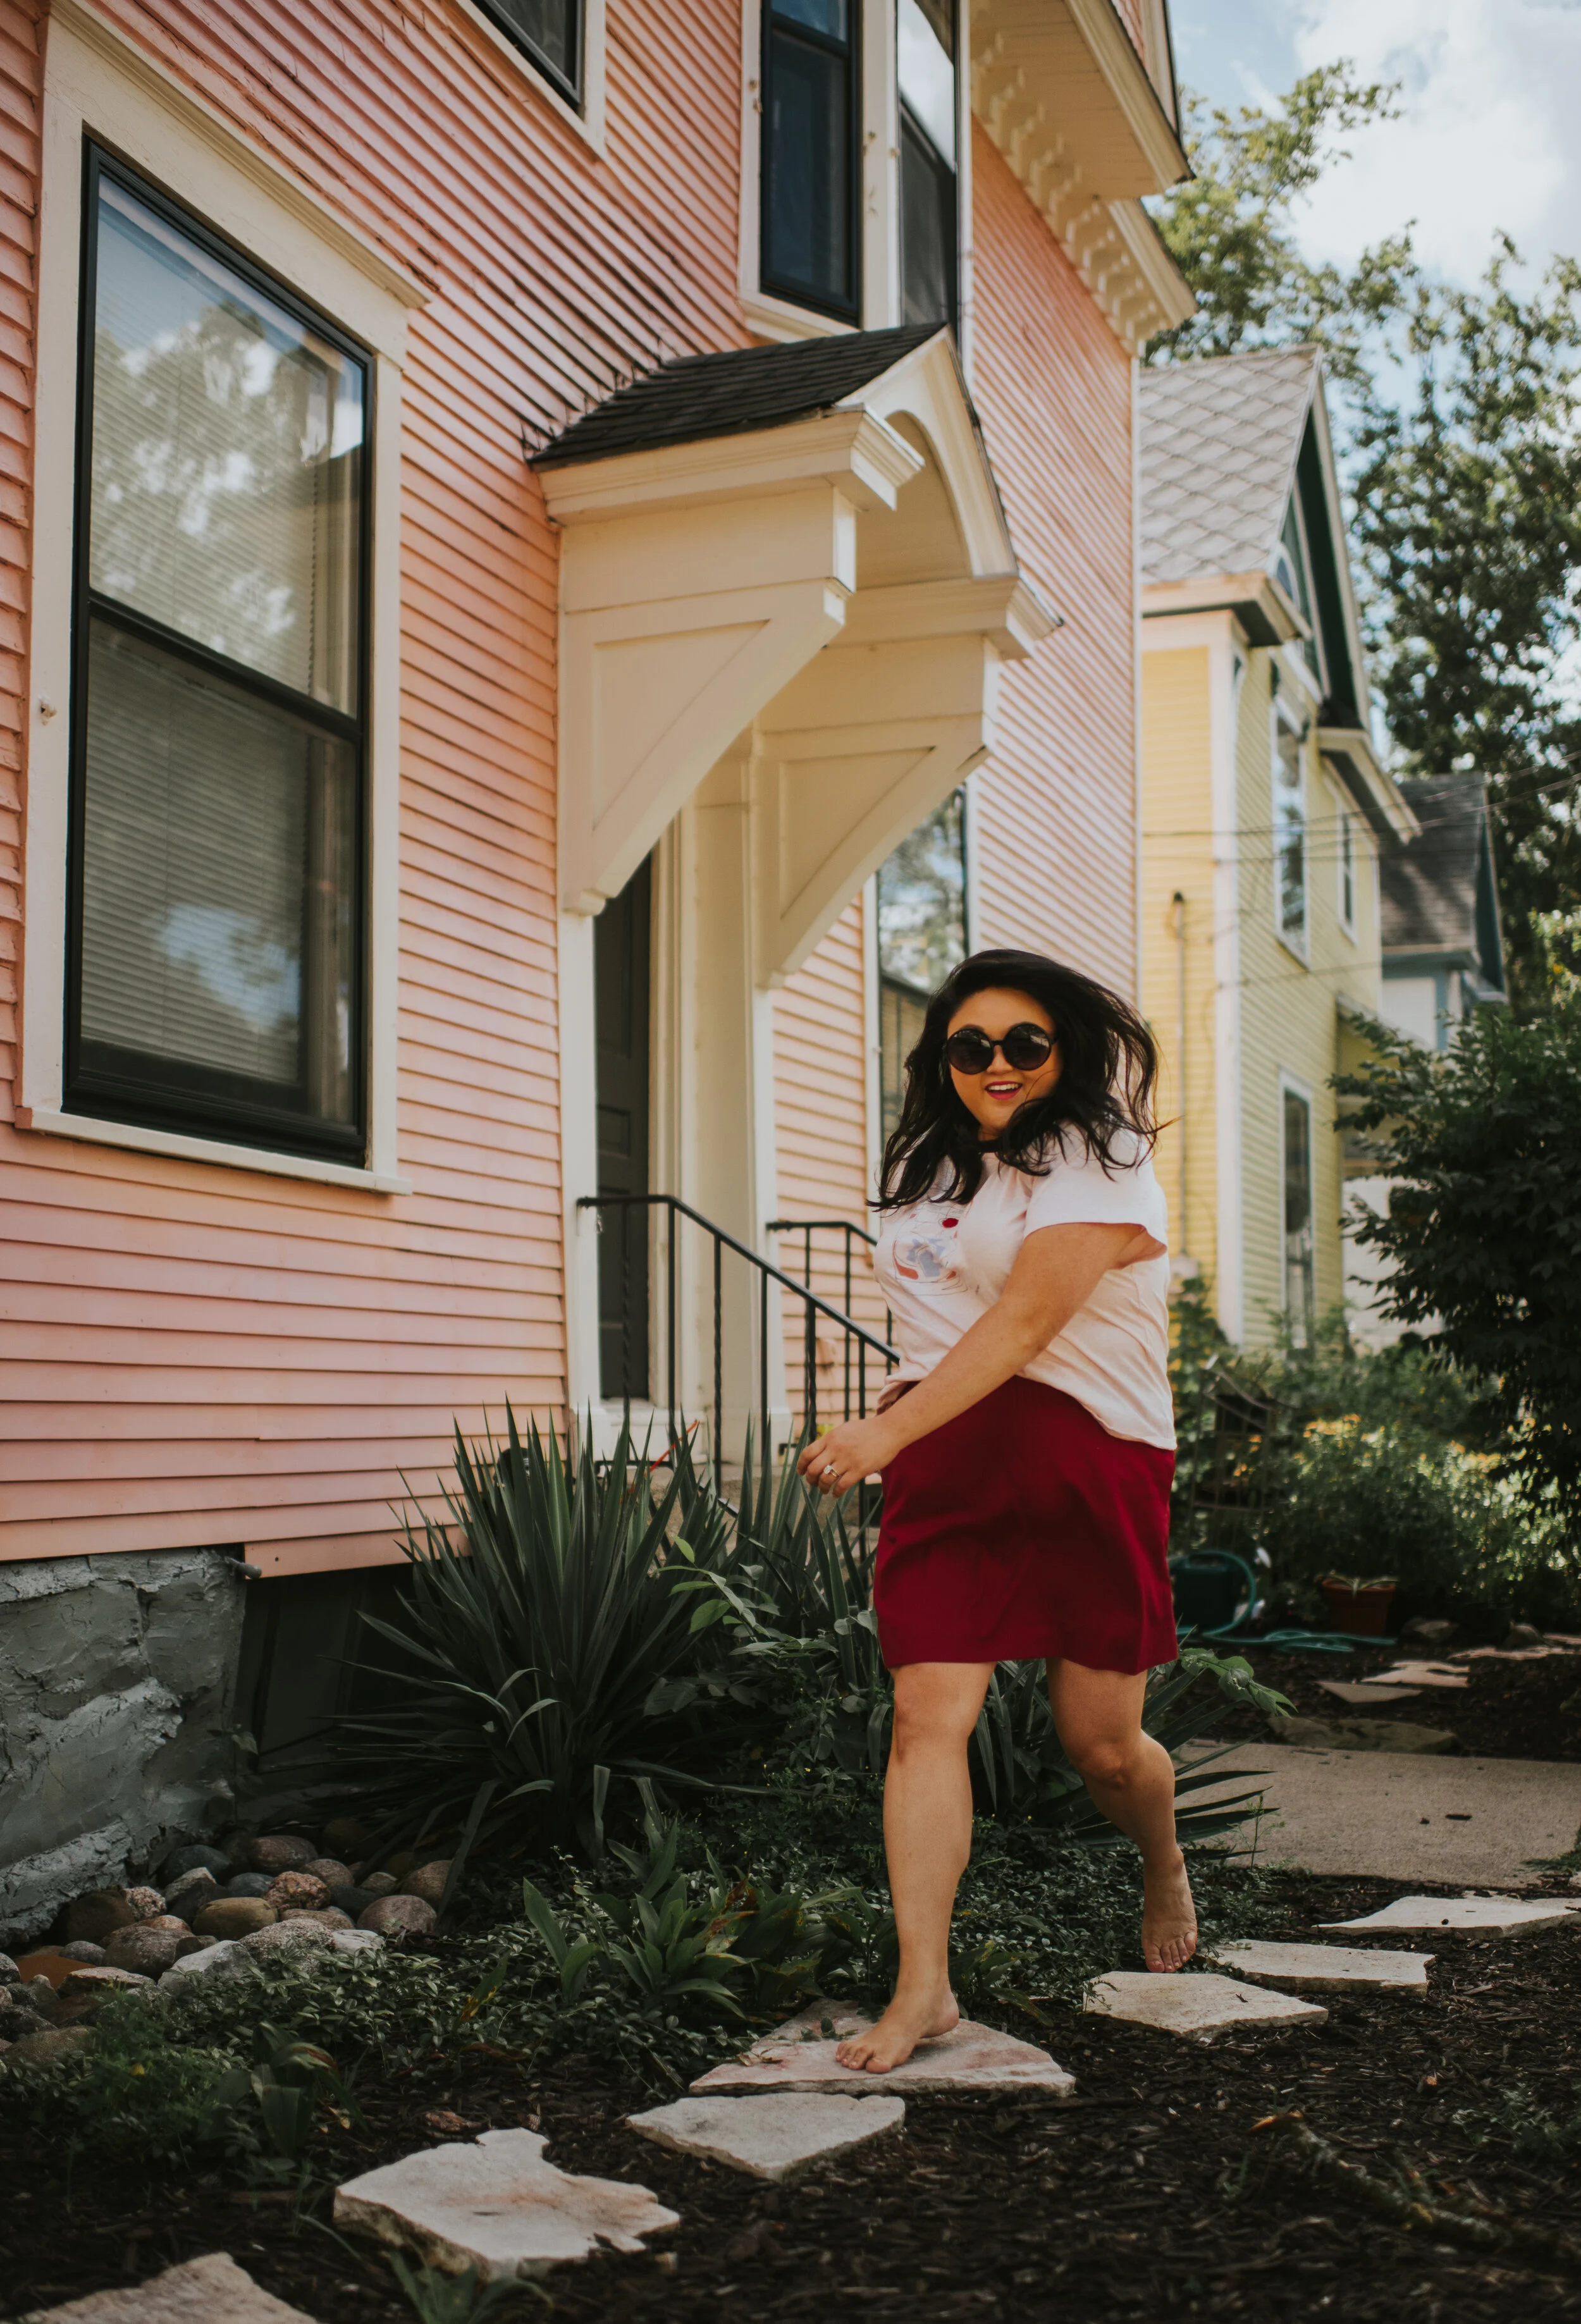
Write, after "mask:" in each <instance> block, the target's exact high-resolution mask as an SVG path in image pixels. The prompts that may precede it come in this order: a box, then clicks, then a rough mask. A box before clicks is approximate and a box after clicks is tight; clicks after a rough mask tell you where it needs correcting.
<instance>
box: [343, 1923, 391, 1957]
mask: <svg viewBox="0 0 1581 2324" xmlns="http://www.w3.org/2000/svg"><path fill="white" fill-rule="evenodd" d="M330 1941H331V1942H332V1943H333V1945H334V1947H335V1950H336V1951H337V1953H376V1952H382V1951H383V1950H384V1938H383V1937H381V1936H380V1935H378V1934H377V1932H375V1931H374V1930H373V1929H335V1930H332V1931H331V1932H330Z"/></svg>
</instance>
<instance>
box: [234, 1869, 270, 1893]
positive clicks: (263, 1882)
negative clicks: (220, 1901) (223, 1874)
mask: <svg viewBox="0 0 1581 2324" xmlns="http://www.w3.org/2000/svg"><path fill="white" fill-rule="evenodd" d="M276 1877H277V1876H276V1875H275V1874H274V1873H273V1872H238V1873H237V1874H236V1876H235V1877H234V1878H233V1879H230V1880H227V1882H226V1884H225V1891H224V1893H225V1894H226V1895H227V1896H267V1895H268V1894H269V1891H270V1890H271V1888H273V1886H274V1883H275V1879H276Z"/></svg>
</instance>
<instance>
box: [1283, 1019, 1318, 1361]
mask: <svg viewBox="0 0 1581 2324" xmlns="http://www.w3.org/2000/svg"><path fill="white" fill-rule="evenodd" d="M1287 1095H1288V1096H1290V1097H1299V1099H1300V1100H1301V1102H1302V1103H1303V1104H1304V1105H1305V1107H1306V1109H1307V1176H1308V1196H1307V1201H1308V1210H1307V1217H1308V1222H1309V1224H1310V1226H1311V1229H1312V1323H1313V1328H1314V1329H1316V1328H1317V1323H1318V1100H1317V1094H1316V1093H1315V1091H1314V1090H1313V1087H1312V1084H1311V1083H1310V1082H1305V1081H1303V1080H1302V1079H1301V1077H1300V1075H1299V1074H1292V1073H1290V1072H1289V1071H1288V1070H1287V1069H1286V1068H1285V1067H1284V1066H1283V1065H1281V1067H1280V1072H1279V1190H1278V1208H1277V1210H1276V1212H1275V1219H1276V1222H1277V1225H1278V1229H1279V1234H1278V1241H1277V1245H1276V1248H1277V1250H1278V1251H1279V1312H1280V1314H1281V1315H1288V1314H1290V1302H1289V1299H1288V1297H1287V1296H1286V1290H1287V1282H1286V1273H1285V1269H1286V1264H1287V1261H1286V1255H1285V1234H1286V1231H1287V1230H1286V1227H1285V1159H1286V1157H1285V1103H1284V1102H1285V1099H1286V1097H1287Z"/></svg>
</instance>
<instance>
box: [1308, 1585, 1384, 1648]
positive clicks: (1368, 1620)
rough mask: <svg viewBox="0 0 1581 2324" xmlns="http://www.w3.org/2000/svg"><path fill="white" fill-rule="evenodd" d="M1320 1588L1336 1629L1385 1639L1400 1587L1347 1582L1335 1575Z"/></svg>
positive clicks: (1353, 1635) (1329, 1616)
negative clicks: (1390, 1611)
mask: <svg viewBox="0 0 1581 2324" xmlns="http://www.w3.org/2000/svg"><path fill="white" fill-rule="evenodd" d="M1395 1587H1396V1585H1395V1584H1394V1583H1393V1582H1345V1581H1342V1580H1341V1578H1340V1576H1339V1575H1338V1574H1335V1573H1331V1574H1328V1575H1327V1576H1326V1577H1325V1579H1324V1580H1323V1581H1321V1582H1319V1583H1318V1588H1319V1590H1321V1591H1322V1592H1323V1596H1324V1600H1325V1602H1326V1603H1327V1608H1328V1618H1329V1620H1330V1621H1331V1622H1332V1623H1333V1625H1334V1627H1335V1628H1336V1630H1347V1631H1348V1632H1349V1633H1350V1634H1351V1636H1352V1637H1357V1638H1381V1637H1382V1635H1383V1633H1384V1631H1385V1630H1386V1629H1387V1628H1388V1627H1389V1609H1390V1607H1391V1605H1392V1604H1393V1603H1394V1591H1395Z"/></svg>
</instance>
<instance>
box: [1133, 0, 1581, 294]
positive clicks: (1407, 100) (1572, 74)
mask: <svg viewBox="0 0 1581 2324" xmlns="http://www.w3.org/2000/svg"><path fill="white" fill-rule="evenodd" d="M1170 17H1171V22H1172V23H1173V27H1174V35H1175V60H1176V69H1177V70H1178V72H1179V78H1180V79H1181V80H1182V82H1184V83H1186V84H1187V85H1188V86H1189V87H1190V88H1197V89H1200V90H1201V91H1203V93H1204V94H1205V95H1207V96H1208V97H1212V98H1213V99H1215V101H1216V102H1217V103H1219V104H1222V105H1229V106H1235V105H1242V104H1248V103H1259V102H1263V101H1266V99H1268V98H1269V97H1273V96H1276V95H1278V94H1279V93H1280V92H1281V91H1282V90H1283V89H1285V88H1288V87H1289V86H1290V82H1291V81H1292V80H1294V79H1295V78H1296V76H1297V75H1298V74H1299V73H1302V72H1306V71H1309V70H1310V69H1311V68H1312V67H1313V66H1315V65H1319V64H1329V63H1333V62H1334V61H1336V60H1337V59H1339V58H1342V57H1348V58H1350V59H1352V60H1354V64H1355V65H1356V67H1357V69H1358V72H1359V75H1360V77H1361V78H1363V79H1364V80H1398V81H1401V82H1402V83H1403V85H1404V86H1403V88H1402V90H1401V99H1400V102H1401V106H1402V108H1403V117H1402V118H1401V119H1400V120H1398V121H1392V122H1385V123H1382V124H1378V125H1377V126H1375V127H1373V128H1371V129H1368V130H1366V131H1364V132H1361V133H1358V134H1357V135H1356V136H1355V137H1354V139H1352V140H1350V141H1349V143H1350V144H1351V151H1352V159H1351V160H1350V161H1348V162H1345V163H1342V164H1339V165H1338V166H1337V167H1336V169H1335V171H1333V173H1332V174H1331V176H1329V177H1328V178H1327V179H1326V180H1325V181H1324V183H1323V184H1322V185H1320V186H1319V187H1318V189H1317V190H1316V192H1315V193H1314V195H1313V196H1312V198H1311V199H1310V202H1309V204H1308V206H1307V208H1306V212H1305V216H1304V217H1303V220H1302V226H1301V241H1302V244H1303V246H1304V247H1305V249H1306V251H1307V253H1308V256H1309V257H1311V258H1313V259H1315V260H1321V259H1328V258H1331V259H1334V260H1336V262H1338V263H1341V264H1344V263H1347V262H1350V261H1353V260H1354V258H1355V257H1356V255H1357V254H1358V253H1359V252H1360V251H1361V250H1362V249H1363V247H1364V245H1365V244H1368V243H1372V242H1377V241H1379V240H1380V239H1381V238H1382V236H1383V235H1386V234H1390V233H1392V232H1394V231H1396V230H1397V229H1398V228H1400V227H1401V226H1406V225H1407V224H1411V223H1412V222H1414V237H1415V241H1416V246H1417V253H1418V255H1419V258H1420V259H1421V260H1422V261H1423V263H1425V264H1426V265H1427V266H1428V268H1429V269H1430V270H1431V271H1432V272H1438V273H1442V274H1445V275H1447V276H1448V277H1449V278H1450V279H1451V280H1453V281H1473V280H1475V277H1476V276H1477V275H1478V274H1480V273H1481V272H1482V270H1483V267H1484V264H1485V263H1486V260H1487V256H1488V253H1489V250H1490V247H1491V244H1492V241H1493V235H1494V233H1495V231H1497V230H1498V229H1501V228H1502V230H1503V231H1504V232H1506V233H1508V234H1509V235H1512V237H1513V239H1514V241H1515V242H1516V244H1518V246H1519V247H1520V249H1521V253H1522V254H1523V256H1525V257H1526V258H1527V259H1528V260H1529V261H1533V262H1535V263H1537V264H1538V265H1539V266H1540V265H1542V264H1544V263H1546V262H1547V260H1548V259H1549V257H1550V256H1551V255H1553V254H1555V253H1562V254H1565V255H1567V256H1572V255H1573V256H1581V136H1577V134H1576V123H1577V120H1578V119H1581V0H1172V5H1171V8H1170Z"/></svg>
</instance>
